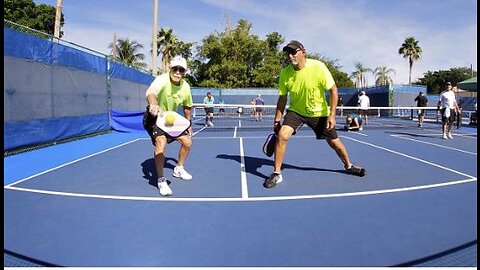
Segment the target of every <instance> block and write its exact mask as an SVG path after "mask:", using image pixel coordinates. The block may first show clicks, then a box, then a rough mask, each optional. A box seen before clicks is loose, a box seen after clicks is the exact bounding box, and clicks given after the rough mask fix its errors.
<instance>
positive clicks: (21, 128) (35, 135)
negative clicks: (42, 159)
mask: <svg viewBox="0 0 480 270" xmlns="http://www.w3.org/2000/svg"><path fill="white" fill-rule="evenodd" d="M4 127H5V134H4V148H3V149H4V150H9V149H14V148H17V147H20V146H22V147H23V146H28V145H35V144H41V143H46V142H52V141H58V140H62V139H68V138H71V137H75V136H78V135H85V134H91V133H95V132H98V131H102V130H107V129H109V128H110V127H109V125H108V115H107V114H99V115H88V116H79V117H63V118H52V119H42V120H31V121H22V122H9V123H4Z"/></svg>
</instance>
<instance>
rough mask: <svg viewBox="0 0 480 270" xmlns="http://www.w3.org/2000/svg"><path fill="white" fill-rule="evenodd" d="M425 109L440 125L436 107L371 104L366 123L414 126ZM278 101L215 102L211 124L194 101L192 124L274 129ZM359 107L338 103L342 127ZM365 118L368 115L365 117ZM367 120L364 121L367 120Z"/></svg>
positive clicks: (428, 119) (202, 107)
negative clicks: (258, 102) (255, 102)
mask: <svg viewBox="0 0 480 270" xmlns="http://www.w3.org/2000/svg"><path fill="white" fill-rule="evenodd" d="M420 110H423V114H424V120H423V122H424V124H430V125H431V126H432V127H434V128H437V126H438V125H439V124H440V123H441V121H442V116H441V114H440V112H439V111H438V110H437V107H413V106H412V107H405V106H397V107H370V108H369V109H368V112H367V113H368V120H367V125H366V126H368V127H369V128H377V129H391V128H414V127H417V126H418V115H419V111H420ZM275 111H276V106H275V105H261V106H259V105H250V104H228V105H227V104H222V105H220V104H215V105H213V112H214V118H213V121H212V122H213V126H208V125H207V121H206V119H205V105H204V104H194V105H193V111H192V116H193V118H192V119H193V120H192V126H193V127H203V126H206V127H207V128H208V129H210V130H215V129H229V128H236V129H271V128H273V121H274V118H275ZM359 113H360V108H359V107H355V106H342V107H337V110H336V123H337V128H341V127H343V125H345V122H346V118H347V116H348V115H349V114H359ZM468 117H469V116H468V112H464V113H463V115H462V119H461V121H463V122H464V123H465V121H467V122H468ZM364 121H365V119H364ZM364 123H365V122H364Z"/></svg>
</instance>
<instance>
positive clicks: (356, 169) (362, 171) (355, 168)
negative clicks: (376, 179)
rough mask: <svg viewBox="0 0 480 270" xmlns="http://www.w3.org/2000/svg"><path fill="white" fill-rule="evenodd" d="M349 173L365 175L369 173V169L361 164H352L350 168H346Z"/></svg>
mask: <svg viewBox="0 0 480 270" xmlns="http://www.w3.org/2000/svg"><path fill="white" fill-rule="evenodd" d="M345 170H346V171H347V173H348V174H353V175H356V176H365V175H366V174H367V171H366V170H365V169H364V168H362V167H359V166H355V165H352V167H350V168H349V169H345Z"/></svg>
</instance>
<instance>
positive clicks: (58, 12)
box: [53, 0, 63, 39]
mask: <svg viewBox="0 0 480 270" xmlns="http://www.w3.org/2000/svg"><path fill="white" fill-rule="evenodd" d="M62 3H63V0H57V6H56V7H55V29H54V31H53V36H54V37H55V38H57V39H59V38H60V21H61V19H62Z"/></svg>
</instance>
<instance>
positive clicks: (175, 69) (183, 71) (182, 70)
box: [172, 67, 186, 73]
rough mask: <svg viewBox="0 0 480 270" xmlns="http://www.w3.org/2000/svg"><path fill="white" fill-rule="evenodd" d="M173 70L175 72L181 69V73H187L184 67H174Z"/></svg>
mask: <svg viewBox="0 0 480 270" xmlns="http://www.w3.org/2000/svg"><path fill="white" fill-rule="evenodd" d="M172 71H173V72H174V73H175V72H177V71H180V73H185V71H186V70H185V69H184V68H183V67H172Z"/></svg>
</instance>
